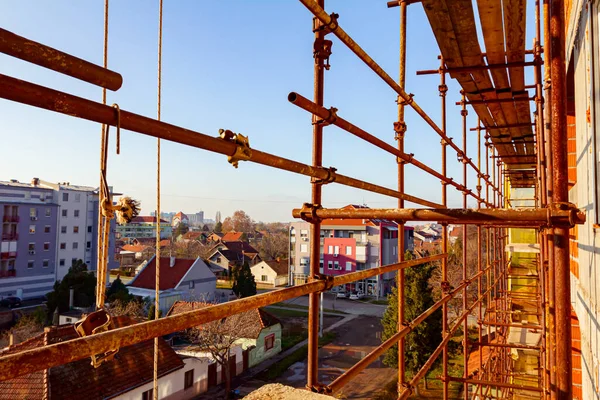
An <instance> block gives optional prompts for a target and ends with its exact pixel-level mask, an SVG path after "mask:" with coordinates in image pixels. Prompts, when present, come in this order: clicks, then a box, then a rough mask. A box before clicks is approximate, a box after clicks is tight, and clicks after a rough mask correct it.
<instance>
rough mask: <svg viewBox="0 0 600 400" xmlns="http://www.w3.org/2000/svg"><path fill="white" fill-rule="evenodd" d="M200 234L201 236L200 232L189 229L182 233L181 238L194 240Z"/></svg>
mask: <svg viewBox="0 0 600 400" xmlns="http://www.w3.org/2000/svg"><path fill="white" fill-rule="evenodd" d="M200 236H202V232H193V231H189V232H186V233H185V234H184V235H183V238H184V239H185V240H196V239H198V238H199V237H200Z"/></svg>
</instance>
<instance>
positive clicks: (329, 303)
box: [285, 293, 386, 318]
mask: <svg viewBox="0 0 600 400" xmlns="http://www.w3.org/2000/svg"><path fill="white" fill-rule="evenodd" d="M285 303H290V304H299V305H303V306H307V307H308V296H301V297H297V298H295V299H290V300H286V301H285ZM323 307H324V308H328V309H331V310H338V311H344V312H346V313H348V314H354V315H369V316H373V317H379V318H381V317H382V316H383V312H384V311H385V308H386V306H384V305H380V304H371V303H366V302H362V301H357V300H349V299H336V297H335V294H334V293H325V294H324V295H323Z"/></svg>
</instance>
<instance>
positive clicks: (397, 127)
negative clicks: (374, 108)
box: [394, 121, 406, 140]
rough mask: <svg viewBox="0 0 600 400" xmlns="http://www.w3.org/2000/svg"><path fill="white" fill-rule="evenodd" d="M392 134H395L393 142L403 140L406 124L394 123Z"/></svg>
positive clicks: (402, 122)
mask: <svg viewBox="0 0 600 400" xmlns="http://www.w3.org/2000/svg"><path fill="white" fill-rule="evenodd" d="M394 132H396V135H395V136H394V140H400V139H403V138H404V134H405V133H406V122H404V121H396V122H394Z"/></svg>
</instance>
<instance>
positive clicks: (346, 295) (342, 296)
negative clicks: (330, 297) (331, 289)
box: [336, 292, 349, 299]
mask: <svg viewBox="0 0 600 400" xmlns="http://www.w3.org/2000/svg"><path fill="white" fill-rule="evenodd" d="M348 296H349V293H346V292H338V293H337V295H336V297H337V298H338V299H345V298H347V297H348Z"/></svg>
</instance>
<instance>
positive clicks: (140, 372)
mask: <svg viewBox="0 0 600 400" xmlns="http://www.w3.org/2000/svg"><path fill="white" fill-rule="evenodd" d="M113 321H114V324H115V328H120V327H124V326H127V325H131V324H133V323H135V322H138V321H135V320H134V319H132V318H131V317H126V316H120V317H116V318H114V319H113ZM77 337H78V335H77V333H76V331H75V328H74V326H73V325H63V326H59V327H48V328H46V329H45V330H44V332H43V333H41V334H39V335H37V336H35V337H33V338H31V339H29V340H26V341H24V342H21V343H17V344H14V345H11V346H9V347H7V348H5V349H0V356H6V355H10V354H14V353H17V352H20V351H24V350H31V349H36V348H39V347H41V346H43V345H45V344H48V345H51V344H54V343H58V342H63V341H66V340H71V339H75V338H77ZM153 360H154V341H153V340H147V341H145V342H141V343H137V344H134V345H131V346H126V347H122V348H120V349H119V352H118V353H117V354H116V356H115V357H114V358H113V359H112V360H110V361H106V362H104V363H102V364H101V365H100V366H98V368H94V367H93V366H92V365H91V363H90V359H89V358H86V359H83V360H78V361H73V362H71V363H68V364H64V365H59V366H56V367H52V368H49V369H46V370H42V371H37V372H33V373H31V374H27V375H23V376H20V377H17V378H13V379H9V380H5V381H0V400H14V399H29V400H38V399H39V400H62V399H65V400H67V399H69V400H70V399H85V400H104V399H121V400H125V399H152V398H153V397H152V390H153V389H152V388H153ZM215 367H216V365H215V363H214V362H213V361H211V360H209V359H207V358H205V357H190V356H189V355H180V354H178V353H177V352H176V351H175V350H173V349H172V348H171V347H170V346H169V345H168V344H167V343H166V342H165V340H164V339H163V338H162V337H159V338H158V391H159V393H158V397H159V398H161V399H164V398H171V399H191V398H195V397H197V396H198V395H199V394H201V393H203V392H205V391H206V390H207V389H208V387H209V381H210V379H209V378H210V371H211V370H215ZM216 383H217V382H216V380H214V382H213V385H214V384H216Z"/></svg>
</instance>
